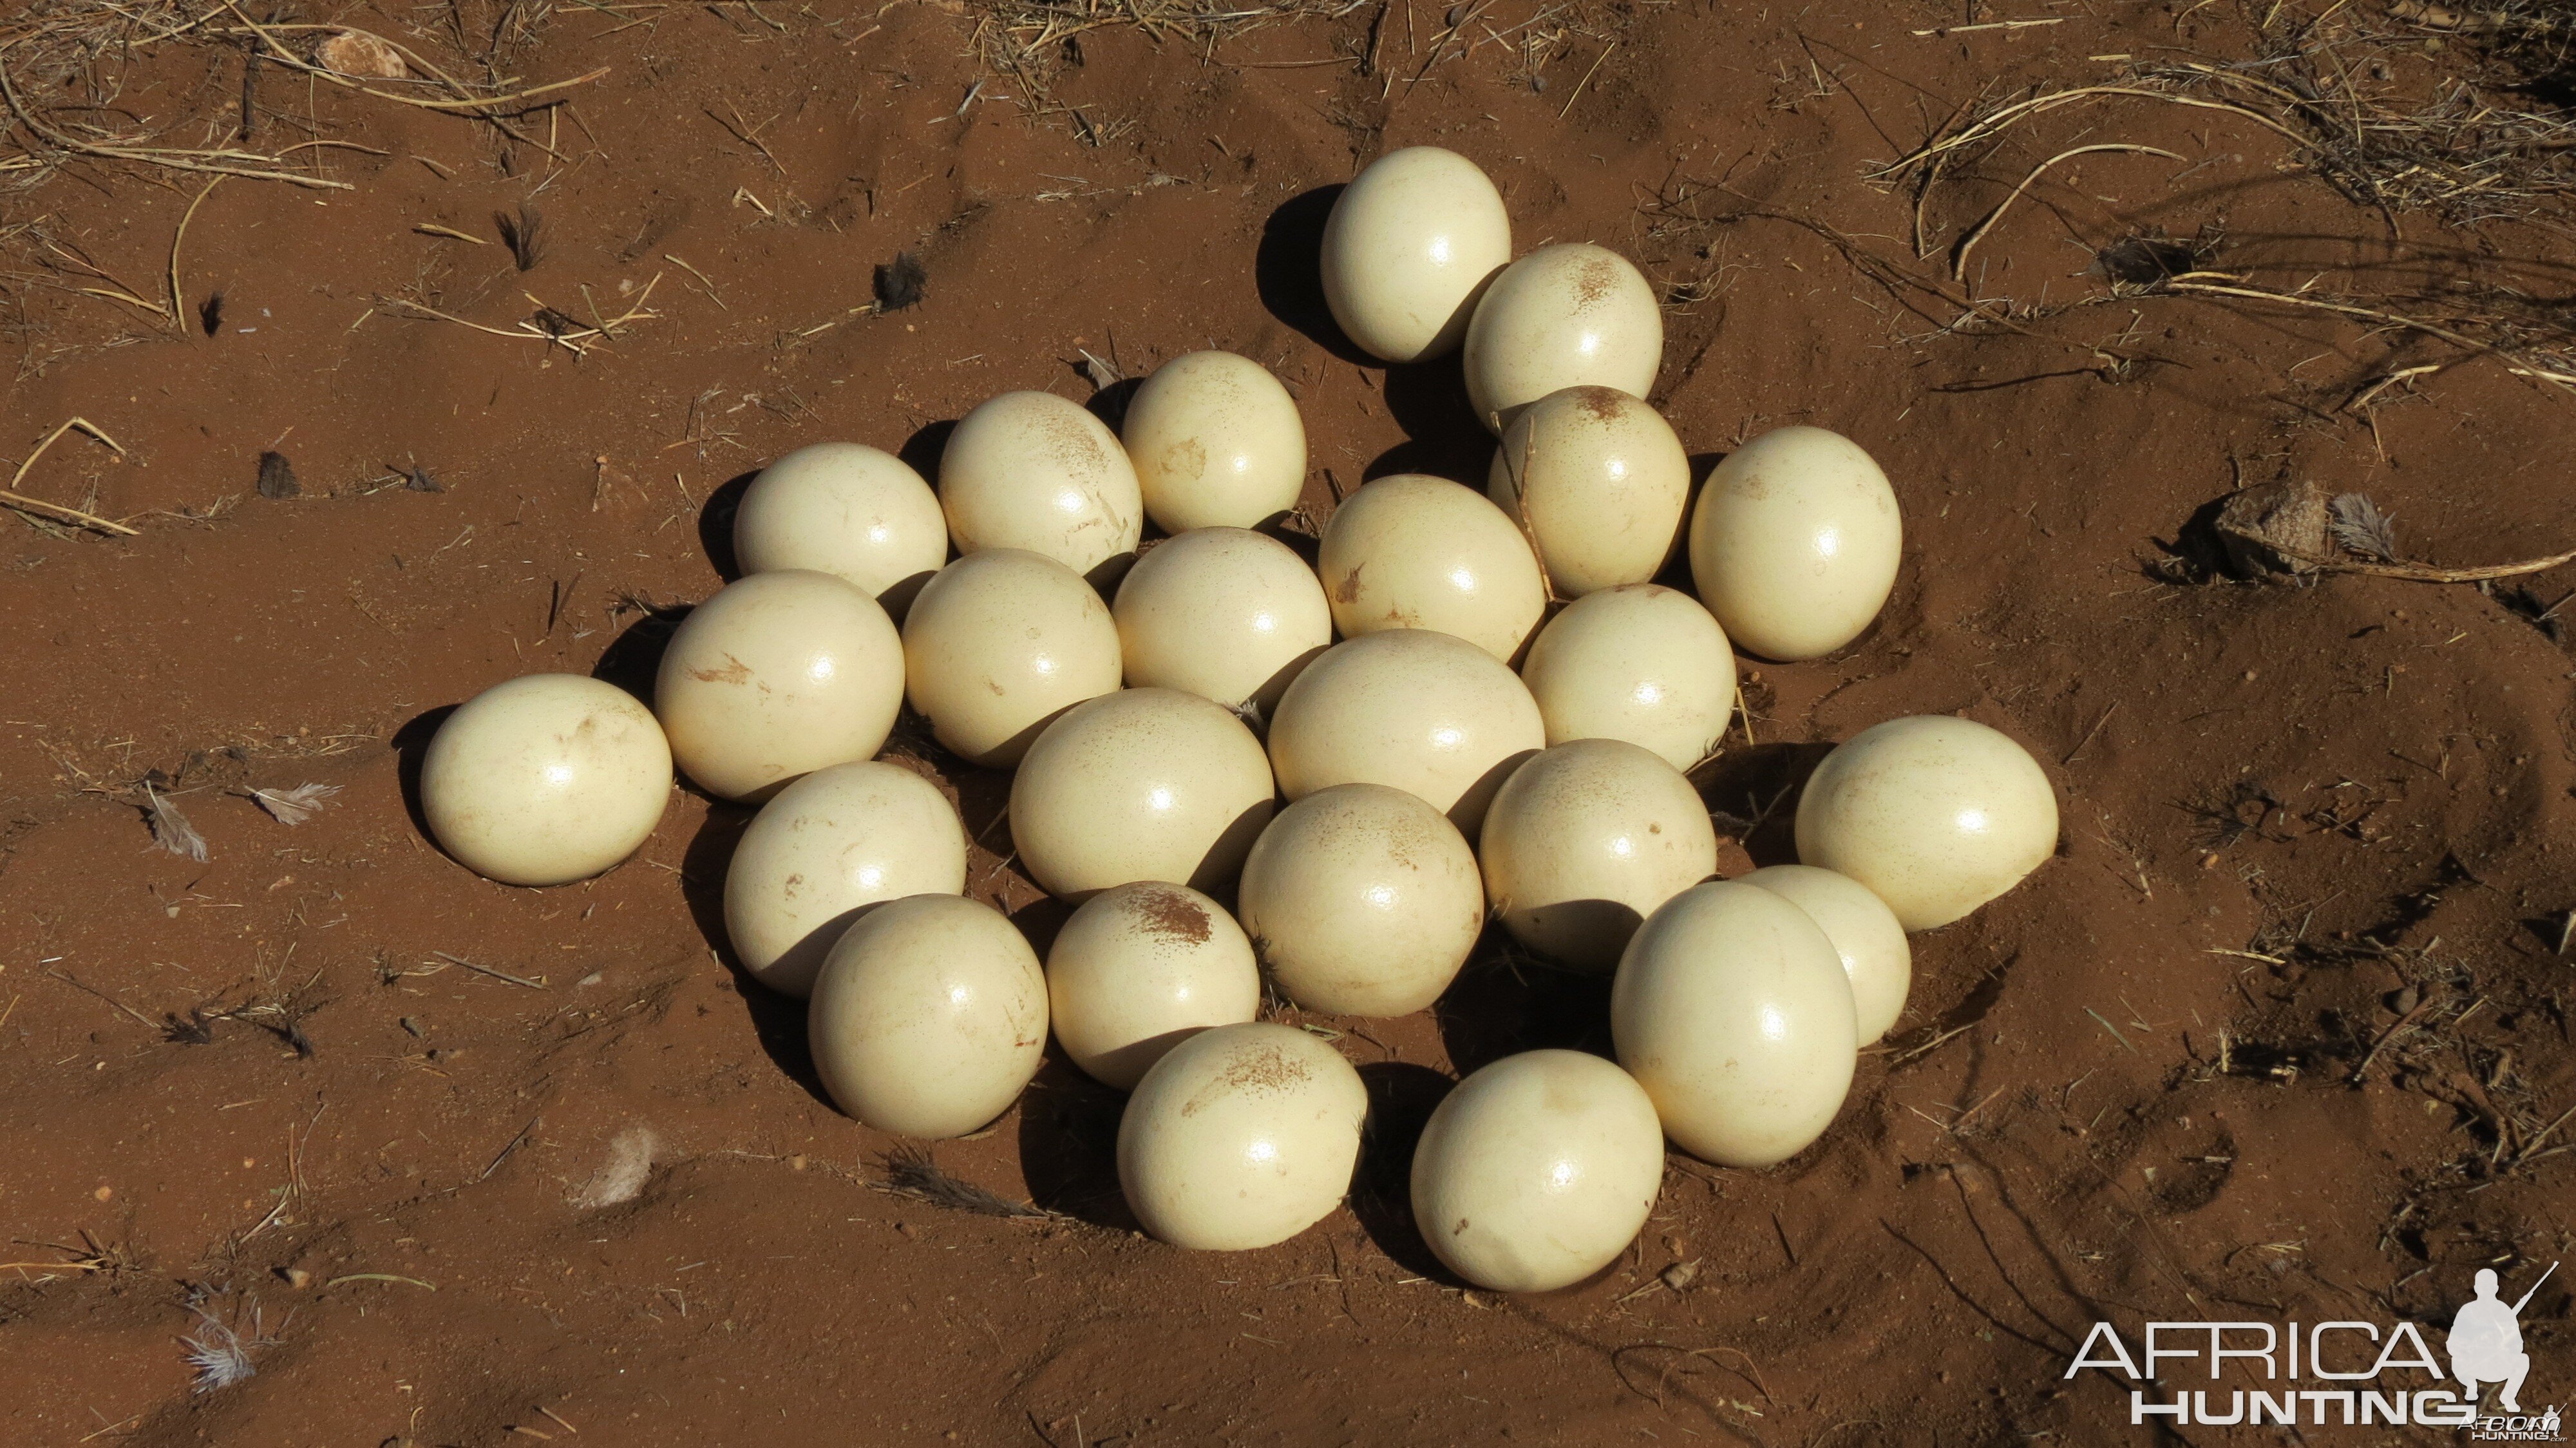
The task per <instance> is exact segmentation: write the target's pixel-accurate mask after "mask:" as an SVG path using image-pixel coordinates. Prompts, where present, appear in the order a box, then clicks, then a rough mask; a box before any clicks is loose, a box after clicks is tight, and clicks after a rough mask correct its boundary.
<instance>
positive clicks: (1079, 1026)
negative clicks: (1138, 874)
mask: <svg viewBox="0 0 2576 1448" xmlns="http://www.w3.org/2000/svg"><path fill="white" fill-rule="evenodd" d="M1046 971H1047V1002H1048V1005H1049V1007H1050V1012H1051V1014H1052V1016H1053V1019H1054V1022H1055V1039H1056V1043H1057V1044H1058V1045H1061V1046H1063V1047H1064V1053H1065V1055H1067V1056H1069V1057H1071V1058H1072V1059H1073V1064H1075V1065H1076V1066H1079V1067H1081V1068H1082V1069H1083V1071H1084V1072H1086V1073H1087V1074H1089V1075H1090V1077H1091V1078H1092V1079H1093V1080H1095V1081H1098V1082H1099V1083H1100V1084H1102V1085H1104V1086H1110V1087H1115V1088H1116V1089H1118V1090H1120V1091H1131V1090H1134V1089H1135V1086H1136V1083H1137V1082H1138V1081H1140V1080H1142V1079H1144V1075H1145V1072H1146V1070H1147V1068H1149V1067H1151V1066H1152V1065H1153V1064H1154V1063H1155V1062H1156V1061H1159V1060H1161V1059H1163V1056H1164V1054H1165V1053H1167V1052H1169V1051H1170V1050H1171V1049H1172V1048H1173V1047H1174V1046H1177V1045H1179V1044H1180V1043H1181V1042H1183V1041H1186V1040H1188V1039H1189V1038H1190V1037H1192V1036H1194V1035H1196V1034H1198V1033H1199V1032H1200V1031H1203V1030H1206V1029H1207V1028H1208V1027H1210V1026H1231V1025H1236V1024H1239V1023H1241V1022H1244V1021H1248V1020H1251V1019H1252V1018H1253V1016H1254V1015H1255V1014H1256V1013H1258V1012H1259V1011H1260V1009H1261V969H1260V967H1259V966H1257V965H1255V964H1254V963H1253V960H1252V942H1251V940H1250V939H1248V938H1247V937H1246V936H1245V935H1244V933H1243V927H1242V926H1240V925H1237V924H1235V923H1234V917H1233V916H1231V915H1228V914H1226V913H1225V907H1223V906H1221V905H1219V904H1217V903H1216V902H1215V901H1214V900H1211V899H1209V898H1208V897H1207V896H1205V895H1202V894H1200V893H1199V892H1198V891H1196V890H1193V889H1191V888H1189V887H1188V886H1186V885H1174V884H1171V883H1169V882H1166V881H1162V880H1136V881H1131V882H1130V883H1128V884H1124V885H1114V886H1111V887H1110V888H1109V889H1106V890H1103V891H1101V892H1100V893H1099V894H1097V895H1094V896H1092V897H1091V898H1090V899H1089V900H1086V901H1084V902H1083V905H1082V908H1081V909H1079V910H1076V911H1074V912H1073V918H1072V919H1070V920H1068V921H1066V922H1065V923H1064V928H1063V929H1061V930H1059V931H1057V932H1056V937H1055V944H1054V946H1053V947H1052V948H1050V949H1049V950H1048V951H1047V964H1046Z"/></svg>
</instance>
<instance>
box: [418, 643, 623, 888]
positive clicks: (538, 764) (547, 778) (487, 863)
mask: <svg viewBox="0 0 2576 1448" xmlns="http://www.w3.org/2000/svg"><path fill="white" fill-rule="evenodd" d="M670 798H671V748H670V746H669V745H668V744H666V743H664V742H663V738H662V726H661V725H660V724H659V723H657V722H655V720H654V718H653V713H652V711H651V710H649V709H646V708H645V707H644V706H643V705H642V704H640V703H637V702H636V700H635V697H634V696H633V695H631V694H629V693H627V692H626V691H625V690H623V689H620V688H618V687H617V686H616V685H614V684H605V683H602V682H600V681H599V680H597V679H590V678H584V677H582V676H581V675H579V674H529V675H526V676H524V677H522V678H516V679H511V680H509V681H507V682H506V683H499V684H495V685H493V686H492V687H491V688H488V689H486V690H484V691H483V692H482V693H480V694H477V695H475V696H474V697H473V698H471V699H468V700H466V701H465V702H464V703H463V704H460V705H458V706H457V707H456V711H455V712H454V713H452V714H450V715H448V716H447V718H446V719H445V720H444V721H442V722H441V723H440V724H439V726H438V732H437V733H436V734H434V735H432V736H431V737H430V741H429V751H428V753H427V754H425V755H424V756H423V757H422V759H421V765H420V812H421V817H422V818H423V819H424V820H426V821H427V822H428V824H429V832H430V833H431V834H432V835H435V836H437V838H438V843H439V845H440V847H441V848H443V849H445V850H446V851H447V853H449V854H451V855H453V856H455V857H456V860H457V863H459V864H461V865H463V866H464V867H465V868H467V869H469V870H472V871H473V872H474V873H476V874H478V875H482V876H484V877H485V878H487V879H493V880H498V881H500V882H501V883H502V884H504V885H561V884H564V883H566V882H567V881H571V880H580V879H585V878H587V877H589V876H592V875H596V874H598V873H599V872H600V871H602V870H605V869H607V868H608V867H609V866H611V865H614V864H616V863H617V862H618V861H620V860H622V859H625V858H626V857H627V856H628V855H631V854H633V853H635V847H636V846H638V845H640V844H642V843H644V841H645V839H646V837H647V836H649V835H651V834H652V833H653V826H655V825H656V824H659V823H661V820H662V806H663V805H665V804H667V803H669V801H670Z"/></svg>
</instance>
